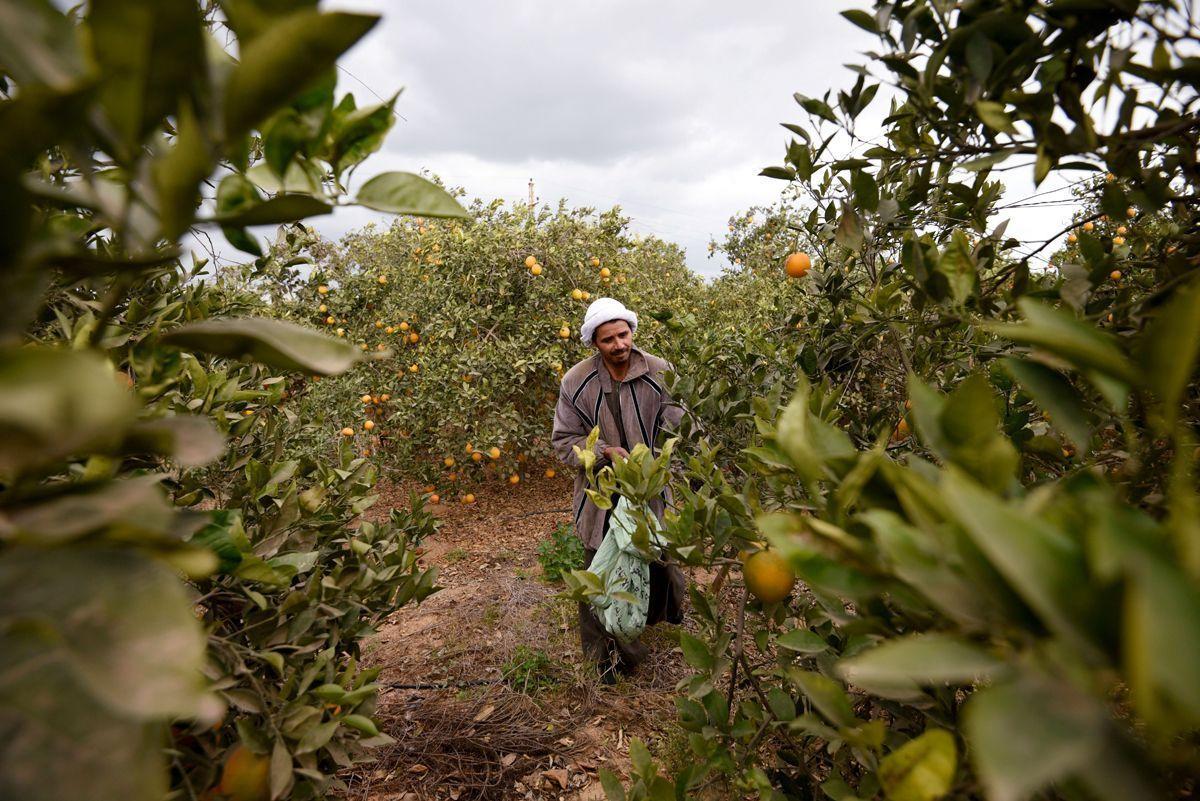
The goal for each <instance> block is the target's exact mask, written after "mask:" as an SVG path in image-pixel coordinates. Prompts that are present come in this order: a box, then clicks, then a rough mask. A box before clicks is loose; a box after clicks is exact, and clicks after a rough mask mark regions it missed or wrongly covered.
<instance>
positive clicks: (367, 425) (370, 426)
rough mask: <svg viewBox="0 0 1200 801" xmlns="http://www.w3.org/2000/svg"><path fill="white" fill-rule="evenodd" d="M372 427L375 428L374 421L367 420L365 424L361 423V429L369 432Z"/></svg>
mask: <svg viewBox="0 0 1200 801" xmlns="http://www.w3.org/2000/svg"><path fill="white" fill-rule="evenodd" d="M374 427H375V421H374V420H368V421H367V422H365V423H363V428H365V429H366V430H367V431H370V430H371V429H372V428H374Z"/></svg>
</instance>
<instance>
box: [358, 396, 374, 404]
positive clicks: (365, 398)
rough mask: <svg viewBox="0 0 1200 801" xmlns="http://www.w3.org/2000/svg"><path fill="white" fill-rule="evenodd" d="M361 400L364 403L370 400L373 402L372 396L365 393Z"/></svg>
mask: <svg viewBox="0 0 1200 801" xmlns="http://www.w3.org/2000/svg"><path fill="white" fill-rule="evenodd" d="M360 400H361V401H362V402H363V403H370V402H371V396H370V395H363V396H362V398H360Z"/></svg>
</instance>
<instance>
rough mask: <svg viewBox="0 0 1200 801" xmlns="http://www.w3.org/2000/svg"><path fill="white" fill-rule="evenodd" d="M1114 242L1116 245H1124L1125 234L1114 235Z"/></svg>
mask: <svg viewBox="0 0 1200 801" xmlns="http://www.w3.org/2000/svg"><path fill="white" fill-rule="evenodd" d="M1113 244H1114V245H1116V246H1117V247H1120V246H1121V245H1124V244H1125V237H1123V236H1114V237H1113Z"/></svg>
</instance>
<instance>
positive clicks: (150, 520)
mask: <svg viewBox="0 0 1200 801" xmlns="http://www.w3.org/2000/svg"><path fill="white" fill-rule="evenodd" d="M160 480H161V478H160V476H157V475H149V476H139V477H137V478H129V479H125V480H122V481H113V482H109V483H106V484H100V485H98V486H87V485H84V486H82V487H80V488H79V489H78V490H77V491H74V492H65V493H62V494H60V495H57V496H53V497H51V498H49V499H46V500H43V501H41V502H39V503H35V504H31V505H27V506H23V507H21V506H18V507H15V508H12V509H9V510H8V511H7V517H8V521H7V522H8V526H6V529H7V530H5V531H4V532H3V533H2V534H0V540H4V541H11V542H15V543H19V544H27V545H38V546H43V547H44V546H49V545H63V544H65V543H68V542H71V541H73V540H78V539H80V538H81V537H83V536H85V535H87V534H91V533H94V532H100V531H107V532H109V534H110V535H111V536H113V537H115V538H119V539H122V540H141V541H145V542H147V544H152V543H154V542H155V541H157V542H159V543H173V542H174V538H173V537H172V536H171V534H172V529H171V527H172V523H173V522H174V520H175V510H174V508H173V507H172V506H171V504H170V503H169V502H168V501H167V498H166V496H165V495H164V494H163V491H162V489H161V488H160V487H159V481H160Z"/></svg>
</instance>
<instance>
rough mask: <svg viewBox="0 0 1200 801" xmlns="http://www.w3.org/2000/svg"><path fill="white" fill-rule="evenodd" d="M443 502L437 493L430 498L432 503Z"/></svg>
mask: <svg viewBox="0 0 1200 801" xmlns="http://www.w3.org/2000/svg"><path fill="white" fill-rule="evenodd" d="M441 501H442V499H441V498H440V497H439V496H438V494H437V493H436V492H435V493H433V494H432V495H430V496H429V502H430V503H441Z"/></svg>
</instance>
